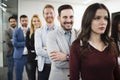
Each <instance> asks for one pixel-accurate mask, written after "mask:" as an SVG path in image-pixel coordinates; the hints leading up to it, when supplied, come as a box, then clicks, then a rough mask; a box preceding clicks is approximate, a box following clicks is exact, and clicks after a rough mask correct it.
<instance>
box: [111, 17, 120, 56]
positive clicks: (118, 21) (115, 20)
mask: <svg viewBox="0 0 120 80" xmlns="http://www.w3.org/2000/svg"><path fill="white" fill-rule="evenodd" d="M119 24H120V15H116V16H115V17H114V18H113V20H112V31H111V37H112V38H113V39H114V41H115V43H116V45H117V41H118V40H119V38H118V25H119ZM117 48H118V45H117ZM118 51H119V52H120V50H119V48H118ZM119 55H120V53H119Z"/></svg>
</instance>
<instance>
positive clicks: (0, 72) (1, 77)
mask: <svg viewBox="0 0 120 80" xmlns="http://www.w3.org/2000/svg"><path fill="white" fill-rule="evenodd" d="M13 76H14V77H13V78H14V79H13V80H15V72H14V73H13ZM0 80H8V79H7V67H4V68H0ZM23 80H28V79H27V75H26V71H25V68H24V73H23Z"/></svg>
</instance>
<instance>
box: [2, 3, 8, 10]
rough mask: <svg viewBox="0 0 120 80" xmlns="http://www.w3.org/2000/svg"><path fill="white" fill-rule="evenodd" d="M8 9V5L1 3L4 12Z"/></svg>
mask: <svg viewBox="0 0 120 80" xmlns="http://www.w3.org/2000/svg"><path fill="white" fill-rule="evenodd" d="M6 7H7V5H6V4H4V3H0V8H1V9H2V10H3V11H4V12H6V10H7V9H6Z"/></svg>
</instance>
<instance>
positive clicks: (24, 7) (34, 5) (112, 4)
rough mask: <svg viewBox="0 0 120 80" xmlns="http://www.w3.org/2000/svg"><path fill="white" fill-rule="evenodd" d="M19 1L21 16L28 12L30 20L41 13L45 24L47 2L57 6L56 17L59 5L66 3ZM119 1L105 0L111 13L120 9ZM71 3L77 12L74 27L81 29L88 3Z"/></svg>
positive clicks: (37, 0)
mask: <svg viewBox="0 0 120 80" xmlns="http://www.w3.org/2000/svg"><path fill="white" fill-rule="evenodd" d="M18 1H19V2H18V16H20V15H21V14H26V15H28V17H29V20H30V19H31V16H32V15H33V14H39V16H40V18H41V21H42V24H43V25H44V24H45V21H44V18H43V15H42V10H43V7H44V6H45V5H46V4H52V5H53V6H54V7H55V12H56V17H57V9H58V7H59V6H60V5H62V4H66V3H64V2H63V3H55V2H54V3H53V2H52V3H51V2H45V1H40V0H18ZM119 3H120V0H106V1H104V4H105V5H106V6H107V7H108V9H109V10H110V13H112V12H118V11H120V7H119ZM68 4H71V3H68ZM71 5H72V6H73V8H74V12H75V13H74V16H75V17H74V18H75V22H74V28H76V29H80V25H81V19H82V15H83V13H84V11H85V9H86V7H87V6H88V5H79V4H77V3H76V4H75V3H74V4H71ZM29 22H30V21H29ZM55 23H56V24H59V22H58V20H57V19H55ZM29 24H30V23H29Z"/></svg>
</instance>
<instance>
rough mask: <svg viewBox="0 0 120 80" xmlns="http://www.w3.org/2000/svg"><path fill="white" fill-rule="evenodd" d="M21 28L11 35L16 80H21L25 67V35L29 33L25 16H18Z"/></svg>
mask: <svg viewBox="0 0 120 80" xmlns="http://www.w3.org/2000/svg"><path fill="white" fill-rule="evenodd" d="M20 23H21V26H20V27H19V28H17V29H16V30H15V31H14V33H13V46H14V54H13V58H14V67H15V73H16V80H22V75H23V70H24V66H26V71H27V72H28V67H27V65H26V64H27V54H28V52H27V48H26V45H25V39H26V33H27V31H29V28H28V17H27V16H26V15H21V16H20Z"/></svg>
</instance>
